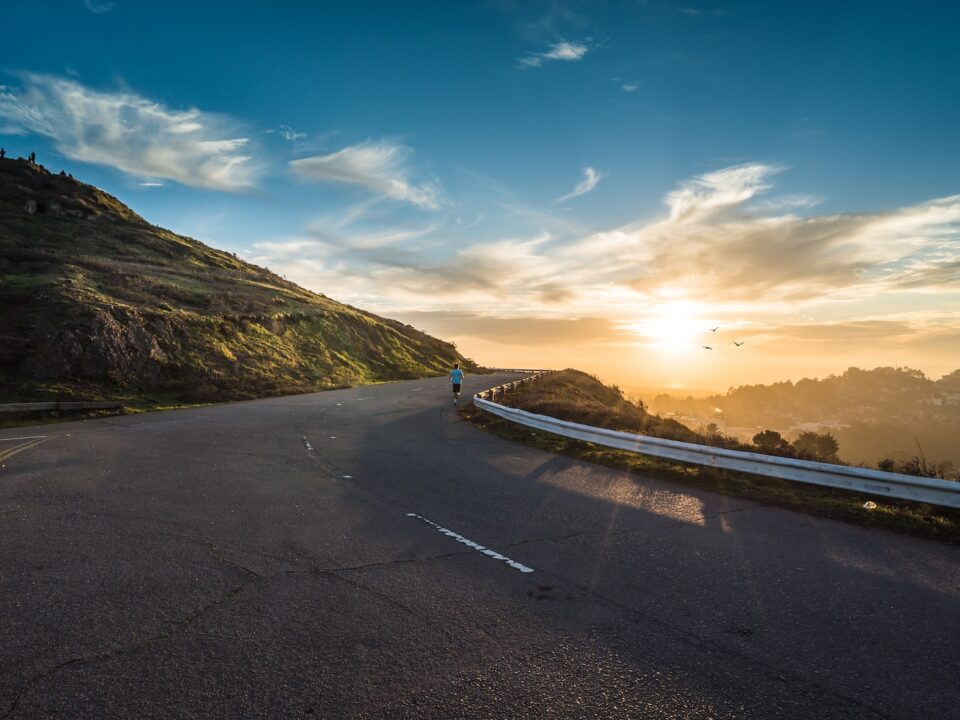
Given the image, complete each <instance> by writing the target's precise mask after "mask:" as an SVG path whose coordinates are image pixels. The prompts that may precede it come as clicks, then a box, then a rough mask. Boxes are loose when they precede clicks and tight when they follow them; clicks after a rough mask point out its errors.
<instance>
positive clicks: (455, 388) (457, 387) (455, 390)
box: [451, 383, 460, 393]
mask: <svg viewBox="0 0 960 720" xmlns="http://www.w3.org/2000/svg"><path fill="white" fill-rule="evenodd" d="M451 384H452V385H453V391H454V392H455V393H458V392H460V383H451Z"/></svg>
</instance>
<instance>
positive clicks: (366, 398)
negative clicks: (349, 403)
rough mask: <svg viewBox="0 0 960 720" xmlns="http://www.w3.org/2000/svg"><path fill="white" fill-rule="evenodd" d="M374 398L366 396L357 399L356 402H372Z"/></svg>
mask: <svg viewBox="0 0 960 720" xmlns="http://www.w3.org/2000/svg"><path fill="white" fill-rule="evenodd" d="M374 397H376V396H375V395H367V396H366V397H362V398H357V402H360V401H361V400H373V398H374Z"/></svg>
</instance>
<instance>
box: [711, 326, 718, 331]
mask: <svg viewBox="0 0 960 720" xmlns="http://www.w3.org/2000/svg"><path fill="white" fill-rule="evenodd" d="M719 329H720V326H719V325H717V326H716V327H715V328H710V332H716V331H717V330H719Z"/></svg>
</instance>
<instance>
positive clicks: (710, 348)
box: [703, 345, 713, 350]
mask: <svg viewBox="0 0 960 720" xmlns="http://www.w3.org/2000/svg"><path fill="white" fill-rule="evenodd" d="M703 349H704V350H713V348H712V347H710V346H709V345H704V346H703Z"/></svg>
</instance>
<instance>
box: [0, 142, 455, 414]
mask: <svg viewBox="0 0 960 720" xmlns="http://www.w3.org/2000/svg"><path fill="white" fill-rule="evenodd" d="M0 307H2V308H3V312H2V314H0V401H5V402H10V401H30V400H47V399H58V400H63V399H70V398H82V399H95V398H118V397H122V398H131V399H142V400H145V401H149V400H151V399H155V398H168V399H176V400H195V401H210V400H226V399H237V398H250V397H259V396H264V395H275V394H284V393H295V392H308V391H312V390H318V389H323V388H331V387H338V386H344V385H350V384H357V383H364V382H374V381H380V380H391V379H401V378H412V377H423V376H428V375H436V374H439V373H443V372H445V371H446V370H447V369H448V368H449V367H450V366H451V364H452V363H453V362H461V363H465V362H466V364H467V366H468V367H472V363H470V362H469V361H465V360H464V358H462V357H461V356H460V355H459V354H458V353H457V351H456V349H455V348H454V346H453V345H452V344H450V343H446V342H443V341H441V340H438V339H436V338H433V337H431V336H429V335H427V334H425V333H422V332H419V331H418V330H415V329H414V328H412V327H410V326H407V325H404V324H402V323H399V322H396V321H394V320H388V319H385V318H381V317H378V316H376V315H373V314H371V313H368V312H364V311H362V310H358V309H356V308H353V307H350V306H348V305H344V304H341V303H338V302H335V301H333V300H331V299H330V298H327V297H325V296H324V295H320V294H316V293H313V292H310V291H308V290H305V289H303V288H301V287H299V286H297V285H295V284H294V283H291V282H288V281H286V280H284V279H283V278H281V277H279V276H277V275H275V274H274V273H272V272H270V271H268V270H266V269H264V268H260V267H257V266H254V265H251V264H250V263H246V262H244V261H243V260H240V259H239V258H237V257H236V256H234V255H232V254H230V253H226V252H221V251H219V250H215V249H213V248H210V247H208V246H206V245H204V244H203V243H201V242H198V241H196V240H193V239H191V238H187V237H182V236H180V235H176V234H175V233H172V232H170V231H169V230H165V229H163V228H159V227H156V226H153V225H151V224H150V223H148V222H147V221H146V220H144V219H143V218H141V217H140V216H139V215H137V214H136V213H135V212H133V211H132V210H130V209H129V208H128V207H126V206H124V205H123V204H122V203H120V202H119V201H118V200H117V199H116V198H114V197H111V196H110V195H107V194H106V193H104V192H103V191H101V190H99V189H98V188H95V187H93V186H91V185H86V184H84V183H82V182H79V181H77V180H74V179H73V178H72V177H70V176H67V175H64V174H62V173H61V174H59V175H55V174H52V173H50V172H48V171H47V170H45V169H44V168H43V167H42V166H40V165H33V164H31V163H29V162H27V161H24V160H12V159H2V160H0Z"/></svg>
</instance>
